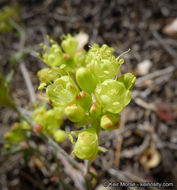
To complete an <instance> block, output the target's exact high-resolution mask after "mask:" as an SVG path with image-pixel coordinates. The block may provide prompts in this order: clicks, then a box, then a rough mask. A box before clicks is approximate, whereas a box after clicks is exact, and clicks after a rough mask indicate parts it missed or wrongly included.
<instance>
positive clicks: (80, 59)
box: [74, 50, 87, 67]
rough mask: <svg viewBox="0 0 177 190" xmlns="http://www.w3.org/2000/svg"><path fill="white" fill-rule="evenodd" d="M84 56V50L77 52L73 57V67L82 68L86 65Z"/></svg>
mask: <svg viewBox="0 0 177 190" xmlns="http://www.w3.org/2000/svg"><path fill="white" fill-rule="evenodd" d="M86 54H87V52H86V51H85V50H81V51H79V52H77V53H76V55H75V56H74V62H75V65H77V66H78V67H81V66H82V67H84V66H85V65H86V63H85V57H86Z"/></svg>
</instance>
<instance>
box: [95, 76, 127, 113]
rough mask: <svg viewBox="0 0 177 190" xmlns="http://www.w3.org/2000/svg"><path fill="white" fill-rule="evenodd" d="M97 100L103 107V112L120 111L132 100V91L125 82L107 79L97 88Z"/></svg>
mask: <svg viewBox="0 0 177 190" xmlns="http://www.w3.org/2000/svg"><path fill="white" fill-rule="evenodd" d="M95 97H96V100H97V101H98V102H99V103H100V105H101V106H102V108H103V112H106V111H109V112H111V113H119V112H121V111H122V110H123V108H124V107H125V106H126V105H127V104H128V103H129V102H130V100H131V96H130V91H129V90H127V89H126V88H125V86H124V84H123V83H121V82H119V81H115V80H112V79H108V80H105V81H104V82H103V83H101V84H99V85H97V87H96V89H95Z"/></svg>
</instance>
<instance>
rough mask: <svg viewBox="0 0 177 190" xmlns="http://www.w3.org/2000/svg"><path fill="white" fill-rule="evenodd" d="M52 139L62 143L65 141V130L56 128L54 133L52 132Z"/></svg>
mask: <svg viewBox="0 0 177 190" xmlns="http://www.w3.org/2000/svg"><path fill="white" fill-rule="evenodd" d="M53 137H54V139H55V140H56V141H57V142H59V143H62V142H63V141H65V139H66V132H65V131H63V130H57V131H55V133H54V134H53Z"/></svg>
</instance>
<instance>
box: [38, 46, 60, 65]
mask: <svg viewBox="0 0 177 190" xmlns="http://www.w3.org/2000/svg"><path fill="white" fill-rule="evenodd" d="M42 46H43V49H44V50H45V52H44V53H42V58H41V59H42V61H43V62H44V63H45V64H46V65H48V66H60V65H62V63H63V53H62V51H61V48H60V47H59V45H58V44H57V43H56V42H52V45H51V47H46V46H44V45H42Z"/></svg>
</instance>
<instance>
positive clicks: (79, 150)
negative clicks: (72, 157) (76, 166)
mask: <svg viewBox="0 0 177 190" xmlns="http://www.w3.org/2000/svg"><path fill="white" fill-rule="evenodd" d="M73 152H74V153H75V154H76V156H77V157H78V158H80V159H84V160H93V159H94V158H95V157H96V155H97V153H98V136H97V134H96V132H95V131H94V130H90V129H86V130H84V131H83V132H81V133H80V134H79V135H78V139H77V142H76V144H75V146H74V150H73Z"/></svg>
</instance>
